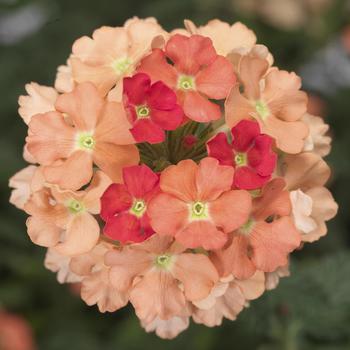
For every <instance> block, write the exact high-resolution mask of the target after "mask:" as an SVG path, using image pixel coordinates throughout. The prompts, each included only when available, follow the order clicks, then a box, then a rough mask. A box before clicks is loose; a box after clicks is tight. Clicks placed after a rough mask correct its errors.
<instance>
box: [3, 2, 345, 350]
mask: <svg viewBox="0 0 350 350" xmlns="http://www.w3.org/2000/svg"><path fill="white" fill-rule="evenodd" d="M132 16H139V17H147V16H154V17H156V18H157V19H158V20H159V22H160V23H161V24H162V25H163V26H164V27H165V28H166V29H169V30H170V29H172V28H175V27H180V26H182V20H183V19H184V18H190V19H192V20H193V21H194V22H195V23H196V24H204V23H206V22H207V21H208V20H210V19H212V18H220V19H222V20H225V21H228V22H231V23H232V22H234V21H237V20H240V21H243V22H244V23H245V24H246V25H248V26H249V27H250V28H252V29H253V30H254V31H255V32H256V34H257V37H258V42H259V43H262V44H265V45H267V46H268V47H269V49H270V51H271V52H272V53H273V55H274V57H275V62H276V65H278V66H279V67H282V68H286V69H289V70H295V71H297V72H302V74H303V75H304V76H305V84H304V88H305V89H308V90H310V91H311V92H313V93H314V94H315V95H317V96H318V97H319V98H321V99H322V101H323V102H324V105H320V106H321V107H322V109H321V112H322V113H323V114H324V116H325V118H326V120H327V122H328V123H329V124H330V125H331V133H332V135H333V136H334V141H333V151H332V153H331V155H330V156H328V157H327V161H328V162H329V163H330V165H331V167H332V168H333V176H332V179H331V181H330V187H331V190H332V192H333V193H334V196H335V198H336V200H337V201H338V203H339V205H340V210H339V214H338V216H337V217H336V219H334V220H333V221H332V222H331V223H330V224H329V234H328V236H327V237H325V238H323V239H321V240H320V241H319V242H317V243H314V244H312V245H306V246H305V247H304V249H303V250H302V251H300V252H297V253H295V254H293V259H292V276H291V277H290V278H286V279H284V280H282V281H281V283H280V285H279V287H278V288H277V289H276V290H274V291H271V292H267V293H266V294H265V295H264V296H263V297H261V298H260V299H259V300H257V301H254V302H252V303H251V306H250V307H249V308H248V309H246V310H244V311H243V312H242V313H241V315H240V317H239V318H238V320H237V321H234V322H230V321H225V322H224V324H223V325H222V326H221V327H217V328H206V327H204V326H198V325H191V326H190V328H189V330H187V331H185V332H184V333H182V334H181V335H180V336H179V337H178V338H177V339H175V340H173V341H170V342H169V341H164V340H160V339H158V338H157V337H156V336H155V335H153V334H146V333H145V332H144V330H143V329H141V327H140V326H139V324H138V320H137V318H136V316H135V315H134V313H133V312H131V308H126V309H123V310H121V311H119V312H117V313H114V314H100V313H99V312H98V311H97V308H96V307H88V306H86V305H85V304H84V303H83V302H82V301H81V300H80V298H78V297H77V296H75V295H74V294H73V293H72V292H71V290H70V288H69V286H67V285H59V284H58V283H57V282H56V277H55V275H54V274H53V273H51V272H49V271H47V270H45V268H44V266H43V259H44V253H45V251H44V249H41V248H39V247H36V246H34V245H33V244H32V243H31V242H30V240H29V239H28V237H27V235H26V229H25V215H24V214H23V213H22V212H20V211H19V210H17V209H16V208H14V207H12V206H10V205H9V203H8V198H9V195H10V190H9V189H8V185H7V183H8V178H9V177H10V176H12V175H13V174H14V173H15V172H16V171H18V170H19V169H21V168H23V167H24V166H25V162H24V161H23V159H22V157H21V155H22V148H23V144H24V138H25V135H26V127H25V125H24V123H23V122H22V120H21V118H20V117H19V116H18V114H17V98H18V96H19V95H20V94H23V93H24V85H25V83H27V82H30V81H37V82H38V83H40V84H43V85H52V84H53V82H54V76H55V70H56V67H57V66H58V65H60V64H63V63H64V62H65V60H66V58H67V56H68V55H69V53H70V50H71V45H72V43H73V41H74V40H75V39H76V38H78V37H79V36H82V35H85V34H87V35H90V34H91V33H92V31H93V30H94V29H95V28H97V27H99V26H101V25H112V26H115V25H122V24H123V23H124V21H125V20H126V19H128V18H129V17H132ZM349 18H350V3H349V1H345V0H339V1H338V0H334V1H332V0H299V1H298V0H291V1H289V0H277V1H272V2H271V1H269V0H257V1H255V0H237V1H236V0H171V1H165V0H156V1H151V0H127V1H119V0H99V1H96V0H42V1H35V0H0V121H1V127H0V308H4V309H6V310H8V311H11V312H14V313H16V314H20V315H22V316H23V317H25V318H26V319H27V320H28V322H29V323H30V325H31V327H32V328H33V332H34V335H35V339H36V343H37V344H38V348H39V349H40V350H62V349H74V350H98V349H104V350H110V349H120V350H124V349H126V350H129V349H141V348H149V349H164V348H166V349H178V348H181V349H183V350H185V349H196V350H197V349H198V350H209V349H229V348H235V349H237V350H241V349H242V350H243V349H249V350H251V349H259V350H267V349H271V350H272V349H276V350H284V349H285V350H294V349H307V350H309V349H321V350H322V349H329V350H336V349H339V350H340V349H350V239H349V237H350V235H349V228H350V216H349V207H350V196H349V191H350V156H349V150H350V137H349V134H350V102H349V101H350V39H349V36H350V34H349V30H348V32H346V28H348V27H347V25H349ZM346 33H348V34H346ZM346 35H347V36H346ZM317 106H318V105H317Z"/></svg>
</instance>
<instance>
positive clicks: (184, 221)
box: [148, 158, 251, 249]
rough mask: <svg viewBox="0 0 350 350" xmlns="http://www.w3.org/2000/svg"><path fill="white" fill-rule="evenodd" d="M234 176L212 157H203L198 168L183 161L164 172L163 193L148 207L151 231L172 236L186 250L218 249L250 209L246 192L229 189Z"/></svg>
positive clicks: (239, 224) (161, 178)
mask: <svg viewBox="0 0 350 350" xmlns="http://www.w3.org/2000/svg"><path fill="white" fill-rule="evenodd" d="M233 173H234V170H233V168H232V167H230V166H223V165H219V162H218V160H216V159H214V158H204V159H202V161H201V162H200V164H199V165H197V164H196V163H195V162H194V161H192V160H183V161H181V162H180V163H178V164H177V165H172V166H170V167H168V168H167V169H165V170H164V171H163V172H162V174H161V177H160V188H161V191H162V193H160V194H158V195H157V196H156V197H155V198H154V199H153V200H152V201H151V203H150V204H149V207H148V210H149V211H148V215H149V217H150V219H151V226H152V227H153V229H154V230H155V231H156V232H157V233H158V234H159V235H170V236H174V237H175V239H176V240H177V241H178V242H180V243H181V244H182V245H184V246H185V247H187V248H197V247H203V248H204V249H219V248H221V247H222V246H223V245H224V244H225V243H226V241H227V238H228V235H227V234H228V233H229V232H231V231H233V230H235V229H237V228H238V227H240V226H241V225H243V224H244V223H245V222H246V221H247V220H248V217H249V213H250V210H251V197H250V195H249V193H248V192H246V191H242V190H231V186H232V180H233Z"/></svg>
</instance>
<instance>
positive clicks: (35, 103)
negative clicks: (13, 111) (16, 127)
mask: <svg viewBox="0 0 350 350" xmlns="http://www.w3.org/2000/svg"><path fill="white" fill-rule="evenodd" d="M25 88H26V91H27V93H28V95H26V96H20V97H19V99H18V104H19V109H18V113H19V115H20V116H21V117H22V118H23V120H24V122H25V123H26V124H29V123H30V121H31V119H32V117H33V116H34V115H36V114H41V113H46V112H51V111H54V110H55V102H56V100H57V97H58V92H57V91H56V90H55V89H54V88H52V87H48V86H42V85H39V84H37V83H30V84H26V86H25Z"/></svg>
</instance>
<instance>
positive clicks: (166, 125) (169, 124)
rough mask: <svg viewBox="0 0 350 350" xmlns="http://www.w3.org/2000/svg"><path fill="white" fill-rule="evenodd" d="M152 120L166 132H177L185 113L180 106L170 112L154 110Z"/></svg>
mask: <svg viewBox="0 0 350 350" xmlns="http://www.w3.org/2000/svg"><path fill="white" fill-rule="evenodd" d="M151 119H152V121H154V122H155V123H156V124H158V125H159V126H160V127H161V128H162V129H164V130H175V129H176V128H177V127H178V126H180V125H181V123H182V121H183V119H184V113H183V110H182V108H181V107H180V106H179V105H175V107H173V109H171V110H168V111H164V110H160V109H153V108H152V110H151Z"/></svg>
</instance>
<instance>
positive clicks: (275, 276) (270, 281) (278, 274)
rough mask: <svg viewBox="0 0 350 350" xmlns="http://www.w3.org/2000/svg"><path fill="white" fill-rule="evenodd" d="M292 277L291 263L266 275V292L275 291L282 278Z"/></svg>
mask: <svg viewBox="0 0 350 350" xmlns="http://www.w3.org/2000/svg"><path fill="white" fill-rule="evenodd" d="M288 276H290V271H289V263H287V265H285V266H280V267H278V268H277V269H276V270H275V271H273V272H266V273H265V288H266V290H272V289H275V288H276V287H277V286H278V283H279V281H280V279H281V278H282V277H288Z"/></svg>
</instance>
